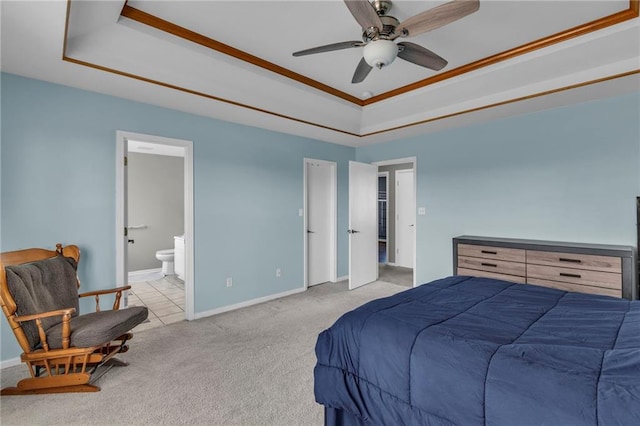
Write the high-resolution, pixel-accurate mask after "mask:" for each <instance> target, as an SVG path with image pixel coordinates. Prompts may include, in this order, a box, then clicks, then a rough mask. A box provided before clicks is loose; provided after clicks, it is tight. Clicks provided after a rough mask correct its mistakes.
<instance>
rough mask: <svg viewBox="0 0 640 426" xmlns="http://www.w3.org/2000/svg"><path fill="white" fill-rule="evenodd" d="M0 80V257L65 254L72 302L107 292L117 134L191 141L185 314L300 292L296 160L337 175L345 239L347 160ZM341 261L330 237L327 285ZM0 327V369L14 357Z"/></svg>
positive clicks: (131, 105)
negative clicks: (77, 282) (73, 251)
mask: <svg viewBox="0 0 640 426" xmlns="http://www.w3.org/2000/svg"><path fill="white" fill-rule="evenodd" d="M1 77H2V80H1V89H0V90H1V91H2V105H1V107H2V130H1V138H2V139H1V143H2V145H1V150H2V154H1V161H2V163H1V164H2V171H1V179H2V180H1V185H2V205H1V207H2V210H1V213H2V218H1V230H2V241H0V250H2V251H7V250H15V249H22V248H26V247H49V248H53V247H54V246H55V243H57V242H61V243H63V244H77V245H79V246H80V249H81V251H82V261H81V263H80V268H79V275H80V279H81V281H82V283H83V284H82V289H83V290H89V289H98V288H110V287H113V286H114V283H115V281H116V279H115V146H116V143H115V140H116V131H117V130H125V131H130V132H137V133H144V134H151V135H158V136H164V137H170V138H178V139H186V140H192V141H193V144H194V191H195V194H194V205H195V213H194V215H195V222H194V229H195V241H194V242H195V258H194V262H195V277H194V279H195V310H196V313H198V312H204V311H207V310H211V309H215V308H219V307H223V306H228V305H231V304H234V303H238V302H242V301H247V300H251V299H256V298H259V297H263V296H268V295H272V294H277V293H281V292H285V291H288V290H292V289H297V288H301V287H302V285H303V245H302V242H303V233H302V231H303V229H302V218H301V217H299V216H298V209H300V208H302V207H303V185H302V182H303V179H302V178H303V158H304V157H309V158H317V159H322V160H329V161H336V162H337V163H338V227H339V229H347V208H348V185H347V183H348V182H347V180H348V161H349V160H353V159H354V158H355V150H354V149H353V148H349V147H344V146H340V145H335V144H329V143H325V142H320V141H316V140H311V139H305V138H302V137H296V136H291V135H286V134H281V133H276V132H270V131H266V130H261V129H257V128H252V127H248V126H242V125H236V124H232V123H228V122H223V121H219V120H214V119H209V118H205V117H200V116H195V115H191V114H186V113H181V112H177V111H173V110H169V109H165V108H160V107H155V106H151V105H146V104H142V103H136V102H131V101H127V100H123V99H118V98H114V97H109V96H104V95H100V94H96V93H92V92H87V91H82V90H77V89H72V88H69V87H64V86H60V85H55V84H50V83H45V82H42V81H37V80H31V79H27V78H22V77H18V76H15V75H11V74H2V75H1ZM346 250H347V235H346V233H342V232H340V233H339V234H338V276H343V275H346V274H347V273H348V265H347V253H346ZM277 267H279V268H281V269H282V277H281V278H276V276H275V269H276V268H277ZM228 276H230V277H233V282H234V285H233V287H230V288H227V287H226V285H225V278H226V277H228ZM1 324H2V347H1V354H0V355H1V359H2V360H7V359H11V358H14V357H17V356H18V355H19V353H20V351H19V349H18V346H17V345H16V344H14V338H13V336H12V332H11V331H10V330H8V326H7V324H6V321H5V320H4V319H3V320H2V321H1Z"/></svg>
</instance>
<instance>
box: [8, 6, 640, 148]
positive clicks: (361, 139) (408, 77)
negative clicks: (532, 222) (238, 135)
mask: <svg viewBox="0 0 640 426" xmlns="http://www.w3.org/2000/svg"><path fill="white" fill-rule="evenodd" d="M442 3H445V2H444V1H407V0H397V1H394V3H393V8H392V10H391V12H390V15H393V16H395V17H396V18H398V19H399V20H400V21H403V20H404V19H406V18H408V17H409V16H412V15H414V14H416V13H419V12H421V11H423V10H426V9H429V8H432V7H435V6H437V5H440V4H442ZM630 4H631V3H630V2H629V1H628V0H606V1H578V0H574V1H496V0H492V1H487V0H481V1H480V10H479V11H478V12H476V13H474V14H471V15H469V16H467V17H465V18H462V19H460V20H458V21H456V22H454V23H451V24H449V25H447V26H445V27H442V28H439V29H436V30H434V31H431V32H428V33H425V34H421V35H418V36H416V37H412V38H409V39H408V41H412V42H414V43H417V44H420V45H422V46H425V47H427V48H428V49H430V50H432V51H434V52H436V53H437V54H439V55H440V56H442V57H444V58H445V59H447V60H448V61H449V64H448V66H447V67H445V68H444V69H443V70H442V71H439V72H435V71H431V70H428V69H425V68H422V67H419V66H417V65H414V64H411V63H408V62H405V61H402V60H400V59H397V60H396V61H395V62H394V63H393V64H391V65H390V66H389V67H387V68H383V69H382V70H377V69H374V70H373V71H372V72H371V73H370V74H369V76H368V77H367V79H366V80H365V81H364V82H363V83H360V84H351V76H352V74H353V72H354V69H355V66H356V65H357V63H358V61H359V60H360V58H361V54H362V49H361V48H354V49H348V50H341V51H334V52H328V53H321V54H317V55H310V56H303V57H293V56H292V55H291V53H292V52H294V51H297V50H302V49H306V48H310V47H315V46H319V45H324V44H329V43H335V42H340V41H348V40H360V39H361V34H360V33H361V30H360V28H359V25H358V24H357V23H356V21H355V20H354V18H353V17H352V16H351V14H350V12H349V10H348V9H347V8H346V6H345V5H344V3H343V2H342V1H140V0H129V1H128V2H127V5H126V8H127V10H129V11H131V10H134V11H142V12H145V13H146V14H147V15H144V16H145V17H146V18H145V19H148V17H149V16H151V18H153V17H155V18H160V19H162V20H164V21H167V22H168V23H170V24H167V25H166V26H164V27H162V28H164V29H165V30H166V29H167V28H169V29H171V28H175V26H176V25H177V26H179V27H182V28H185V29H187V30H189V31H190V34H191V35H194V34H195V35H196V36H198V37H202V40H205V42H206V43H205V44H207V43H208V44H211V43H216V42H219V43H224V44H226V45H228V46H231V47H232V48H235V49H237V51H239V52H240V53H246V54H249V55H253V58H252V59H250V61H249V62H247V61H243V60H240V59H238V58H237V57H234V56H230V55H228V54H225V53H221V52H220V51H216V50H213V49H211V48H209V47H205V46H202V45H200V44H197V43H194V42H193V41H190V40H188V39H186V38H181V37H177V36H175V35H172V34H169V33H168V32H167V31H165V30H162V29H158V28H154V27H151V26H149V25H146V24H144V23H141V22H140V20H139V19H138V18H135V17H133V16H132V18H134V19H130V18H127V17H124V16H121V13H122V12H123V7H124V5H125V2H124V1H115V0H114V1H78V0H73V1H71V2H70V3H67V2H66V1H47V2H32V1H31V2H25V1H7V0H3V1H2V5H1V10H0V13H1V18H2V27H1V31H2V32H1V35H2V62H1V67H2V70H3V71H5V72H10V73H15V74H19V75H24V76H27V77H32V78H37V79H41V80H47V81H52V82H55V83H60V84H65V85H69V86H74V87H79V88H83V89H88V90H93V91H96V92H101V93H106V94H110V95H114V96H120V97H124V98H128V99H133V100H137V101H141V102H146V103H151V104H156V105H161V106H165V107H169V108H174V109H178V110H182V111H187V112H191V113H195V114H199V115H204V116H209V117H215V118H220V119H223V120H228V121H233V122H238V123H242V124H248V125H252V126H257V127H262V128H267V129H272V130H277V131H282V132H286V133H292V134H296V135H301V136H306V137H310V138H315V139H320V140H325V141H328V142H334V143H340V144H345V145H350V146H362V145H366V144H370V143H377V142H383V141H389V140H394V139H398V138H401V137H406V136H412V135H417V134H421V133H426V132H432V131H436V130H441V129H444V128H449V127H452V126H460V125H466V124H470V123H477V122H482V121H486V120H490V119H495V118H500V117H505V116H509V115H513V114H521V113H526V112H531V111H536V110H540V109H544V108H550V107H555V106H560V105H566V104H569V103H574V102H582V101H585V100H590V99H596V98H599V97H605V96H614V95H618V94H622V93H629V92H638V91H639V90H640V78H639V73H638V70H639V69H640V24H639V19H638V17H637V13H635V15H634V14H633V12H632V11H631V10H630ZM131 8H133V9H131ZM630 13H631V19H626V18H621V19H615V18H614V17H612V15H614V16H621V15H624V16H625V17H629V16H630V15H629V14H630ZM124 14H125V15H126V14H127V13H124ZM616 14H618V15H616ZM634 16H635V17H634ZM596 20H601V21H602V22H604V23H605V24H604V25H601V26H598V27H597V28H596V27H595V26H594V25H588V24H589V23H590V22H593V21H596ZM611 22H616V23H615V24H611ZM575 27H585V28H586V29H587V31H585V34H583V35H579V36H577V37H572V38H568V39H566V40H563V41H561V42H559V43H555V44H550V45H549V46H547V47H544V48H541V49H528V48H523V50H524V51H525V53H523V54H520V55H511V54H509V53H510V52H512V51H513V49H516V48H518V47H521V46H525V47H526V46H527V44H528V43H531V42H534V41H536V40H541V39H545V38H547V37H549V36H552V35H554V34H560V35H562V34H566V33H567V30H569V29H571V28H575ZM65 28H66V38H65ZM493 55H502V56H505V57H506V59H504V60H496V61H492V63H491V64H489V65H487V66H483V67H475V66H471V65H473V64H474V63H476V62H477V61H482V60H485V59H486V58H491V57H492V56H493ZM63 56H64V59H63ZM255 58H259V59H258V60H257V61H258V62H256V59H255ZM261 60H262V61H268V62H269V63H271V64H274V66H276V67H278V70H280V71H282V70H284V71H285V72H284V73H285V74H287V75H289V74H291V73H295V75H297V76H300V77H302V78H297V77H296V78H290V77H287V76H285V75H281V74H282V72H280V73H278V72H273V71H271V70H269V69H265V68H264V67H263V66H259V65H261V63H260V62H259V61H261ZM256 63H257V64H258V65H256ZM461 67H466V68H469V70H468V71H467V72H459V73H458V72H457V70H459V69H461ZM452 74H457V75H453V76H450V75H452ZM441 76H444V77H448V78H445V79H443V80H441V81H438V82H433V79H434V78H439V77H441ZM449 76H450V77H449ZM294 77H295V76H294ZM303 78H306V79H311V80H313V81H312V82H311V84H305V82H304V81H303V82H301V81H300V80H301V79H303ZM305 81H306V80H305ZM319 85H324V86H323V87H325V88H332V89H334V90H336V91H338V92H339V94H338V96H336V95H334V94H331V93H327V92H326V91H323V90H319V89H318V88H317V86H319ZM407 85H413V86H411V88H412V89H413V90H408V88H406V86H407ZM574 87H575V88H574ZM396 89H400V90H399V94H396V95H393V96H392V92H391V91H393V90H396ZM366 92H369V93H366ZM371 94H372V95H373V98H371V99H369V97H370V96H371ZM376 97H378V98H376ZM345 98H346V99H345Z"/></svg>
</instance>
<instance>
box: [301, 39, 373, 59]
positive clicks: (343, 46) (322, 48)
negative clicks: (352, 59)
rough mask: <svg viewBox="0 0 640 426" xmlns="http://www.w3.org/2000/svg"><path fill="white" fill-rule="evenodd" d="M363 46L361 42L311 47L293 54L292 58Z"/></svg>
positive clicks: (342, 42) (344, 42)
mask: <svg viewBox="0 0 640 426" xmlns="http://www.w3.org/2000/svg"><path fill="white" fill-rule="evenodd" d="M360 46H364V43H363V42H361V41H341V42H340V43H333V44H327V45H324V46H318V47H312V48H311V49H306V50H300V51H299V52H293V56H304V55H313V54H314V53H323V52H331V51H334V50H342V49H349V48H352V47H360Z"/></svg>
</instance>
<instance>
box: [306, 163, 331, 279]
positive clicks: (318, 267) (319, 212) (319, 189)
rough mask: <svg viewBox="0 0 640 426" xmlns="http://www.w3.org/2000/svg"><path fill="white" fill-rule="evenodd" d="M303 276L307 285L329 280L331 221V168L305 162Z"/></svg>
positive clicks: (323, 164) (326, 164)
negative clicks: (305, 243) (305, 277)
mask: <svg viewBox="0 0 640 426" xmlns="http://www.w3.org/2000/svg"><path fill="white" fill-rule="evenodd" d="M305 166H306V170H307V229H306V232H307V274H308V275H307V277H308V285H310V286H312V285H316V284H321V283H325V282H327V281H330V280H331V256H332V254H331V241H332V239H331V233H332V225H331V218H332V216H333V208H332V205H333V202H332V196H333V191H332V185H333V167H332V165H331V164H330V163H327V162H324V161H314V160H307V161H306V163H305Z"/></svg>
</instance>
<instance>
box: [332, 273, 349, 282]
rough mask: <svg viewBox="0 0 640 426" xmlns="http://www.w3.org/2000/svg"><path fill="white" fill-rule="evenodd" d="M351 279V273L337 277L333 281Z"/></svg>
mask: <svg viewBox="0 0 640 426" xmlns="http://www.w3.org/2000/svg"><path fill="white" fill-rule="evenodd" d="M348 279H349V275H343V276H341V277H338V278H336V280H335V281H333V282H334V283H339V282H340V281H344V280H348Z"/></svg>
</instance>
